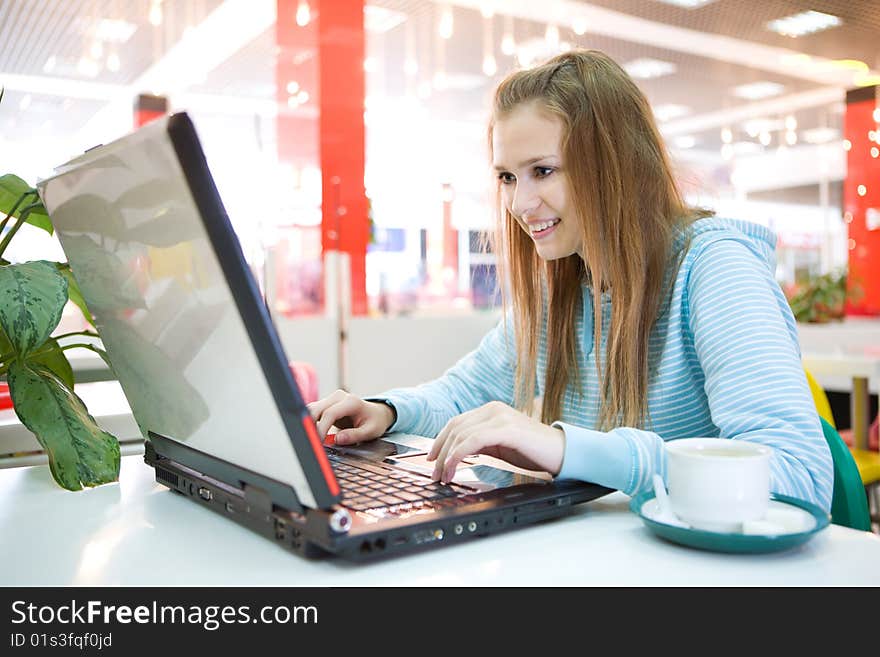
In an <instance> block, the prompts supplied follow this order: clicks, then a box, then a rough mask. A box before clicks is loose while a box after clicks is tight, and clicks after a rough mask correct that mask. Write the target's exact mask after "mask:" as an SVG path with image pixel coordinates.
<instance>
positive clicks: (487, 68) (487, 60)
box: [483, 55, 498, 77]
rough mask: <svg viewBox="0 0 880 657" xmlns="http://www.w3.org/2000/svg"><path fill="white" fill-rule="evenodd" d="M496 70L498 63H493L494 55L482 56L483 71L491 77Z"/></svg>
mask: <svg viewBox="0 0 880 657" xmlns="http://www.w3.org/2000/svg"><path fill="white" fill-rule="evenodd" d="M497 72H498V65H497V64H496V63H495V57H494V56H493V55H486V56H485V57H483V73H485V74H486V75H488V76H489V77H491V76H493V75H495V73H497Z"/></svg>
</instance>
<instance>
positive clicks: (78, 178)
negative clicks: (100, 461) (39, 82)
mask: <svg viewBox="0 0 880 657" xmlns="http://www.w3.org/2000/svg"><path fill="white" fill-rule="evenodd" d="M38 188H39V190H40V194H41V196H42V199H43V202H44V204H45V205H46V208H47V210H48V212H49V215H50V216H51V218H52V222H53V224H54V226H55V229H56V231H57V234H58V238H59V240H60V241H61V244H62V246H63V248H64V251H65V254H66V255H67V258H68V261H69V262H70V266H71V269H72V271H73V273H74V276H75V277H76V280H77V282H78V284H79V285H80V287H81V289H82V293H83V296H84V297H85V300H86V303H87V305H88V307H89V309H90V310H91V311H92V313H93V314H94V316H95V320H96V324H97V328H98V331H99V333H100V335H101V338H102V341H103V343H104V346H105V348H106V350H107V353H108V356H109V358H110V361H111V363H112V365H113V369H114V371H115V372H116V375H117V376H118V378H119V382H120V384H121V386H122V389H123V391H124V392H125V395H126V397H127V399H128V402H129V404H130V406H131V409H132V412H133V415H134V418H135V420H136V421H137V423H138V426H139V427H140V430H141V432H142V433H143V435H144V437H145V438H148V437H149V434H150V433H151V432H152V433H155V434H159V435H161V436H164V437H166V438H169V439H171V440H172V441H176V442H178V443H180V444H183V445H185V446H186V447H188V448H191V449H193V450H196V451H197V452H200V453H203V454H207V455H209V456H211V457H216V458H217V459H221V460H222V461H226V462H227V463H231V464H234V465H236V466H239V467H241V468H244V469H246V470H250V471H252V472H255V473H258V474H259V475H263V476H265V477H268V478H270V479H272V480H275V481H277V482H280V483H282V484H284V485H287V486H289V487H291V488H292V489H293V491H294V492H295V494H296V496H297V498H298V501H299V502H300V503H301V504H303V505H305V506H310V507H315V506H326V505H327V504H328V503H329V502H330V501H331V498H332V497H333V496H335V494H338V487H336V482H335V479H334V478H333V474H332V471H331V470H330V468H329V465H328V464H327V463H326V456H325V455H324V452H323V449H322V448H321V446H320V441H319V440H318V438H317V436H316V435H315V433H314V424H313V423H312V422H311V419H310V418H309V417H308V412H307V410H306V408H305V405H304V404H303V402H302V399H301V397H300V395H299V394H298V391H297V389H296V386H295V383H294V382H293V378H292V376H291V374H290V371H289V369H288V368H287V361H286V358H285V357H284V354H283V350H282V349H281V345H280V342H279V341H278V338H277V335H276V334H275V332H274V330H273V329H272V326H271V322H270V320H269V317H268V313H267V312H266V309H265V306H264V305H263V304H262V301H261V299H260V297H259V294H258V292H257V288H256V285H255V283H254V281H253V278H252V276H251V275H250V271H249V269H248V268H247V265H246V264H245V261H244V258H243V255H242V253H241V248H240V246H239V245H238V241H237V240H236V239H235V236H234V233H233V232H232V227H231V224H230V222H229V219H228V217H227V216H226V213H225V210H224V208H223V206H222V203H221V201H220V197H219V195H218V194H217V191H216V188H215V186H214V182H213V180H212V179H211V176H210V173H209V170H208V168H207V163H206V162H205V159H204V154H203V153H202V150H201V147H200V146H199V143H198V138H197V136H196V133H195V130H194V128H193V126H192V123H191V122H190V121H189V119H188V117H187V116H186V115H185V114H177V115H174V116H172V117H165V118H163V119H160V120H157V121H154V122H152V123H150V124H148V125H147V126H145V127H143V128H141V129H140V130H138V131H136V132H134V133H132V134H130V135H128V136H126V137H123V138H122V139H120V140H117V141H115V142H113V143H111V144H108V145H105V146H100V147H97V148H95V149H92V150H90V151H88V152H87V153H86V154H85V155H83V156H81V157H79V158H77V159H75V160H73V161H71V162H70V163H68V164H66V165H63V166H62V167H59V168H57V169H56V173H55V175H54V176H53V177H51V178H49V179H47V180H44V181H41V182H40V183H39V185H38ZM316 444H317V445H316ZM322 459H323V460H322Z"/></svg>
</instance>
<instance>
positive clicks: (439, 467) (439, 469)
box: [431, 431, 459, 481]
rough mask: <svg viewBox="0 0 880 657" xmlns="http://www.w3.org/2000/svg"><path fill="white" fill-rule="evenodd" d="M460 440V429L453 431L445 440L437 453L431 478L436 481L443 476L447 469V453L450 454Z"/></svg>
mask: <svg viewBox="0 0 880 657" xmlns="http://www.w3.org/2000/svg"><path fill="white" fill-rule="evenodd" d="M458 440H459V434H458V431H454V432H451V433H450V434H449V435H448V436H447V437H446V438H445V440H444V441H443V445H442V446H441V447H440V451H439V452H438V453H437V462H436V463H434V471H433V472H432V473H431V478H432V479H433V480H434V481H440V478H441V477H442V476H443V473H444V472H445V469H446V458H447V454H449V452H450V450H452V449H453V448H454V447H455V444H456V443H457V442H458Z"/></svg>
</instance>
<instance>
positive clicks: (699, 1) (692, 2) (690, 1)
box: [657, 0, 715, 9]
mask: <svg viewBox="0 0 880 657" xmlns="http://www.w3.org/2000/svg"><path fill="white" fill-rule="evenodd" d="M657 1H658V2H665V3H666V4H667V5H675V6H676V7H684V8H685V9H696V8H697V7H702V6H703V5H708V4H709V3H710V2H714V1H715V0H657Z"/></svg>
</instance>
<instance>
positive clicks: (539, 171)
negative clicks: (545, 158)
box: [534, 167, 554, 178]
mask: <svg viewBox="0 0 880 657" xmlns="http://www.w3.org/2000/svg"><path fill="white" fill-rule="evenodd" d="M534 171H535V178H546V177H547V176H549V175H550V174H551V173H553V171H554V169H553V167H535V169H534Z"/></svg>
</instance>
